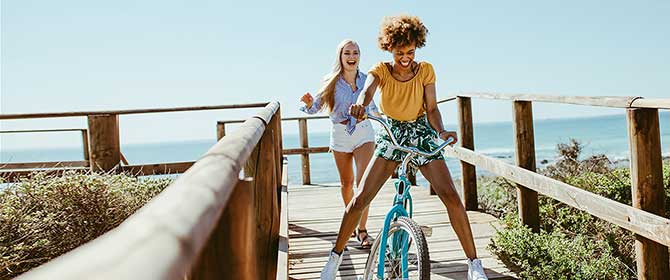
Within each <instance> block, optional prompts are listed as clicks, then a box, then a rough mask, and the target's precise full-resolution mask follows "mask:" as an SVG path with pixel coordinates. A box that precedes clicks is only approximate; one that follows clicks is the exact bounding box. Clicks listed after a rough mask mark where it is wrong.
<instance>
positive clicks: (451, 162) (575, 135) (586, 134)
mask: <svg viewBox="0 0 670 280" xmlns="http://www.w3.org/2000/svg"><path fill="white" fill-rule="evenodd" d="M659 117H660V123H661V142H662V154H663V156H664V157H668V156H669V155H670V142H669V141H670V125H669V124H668V122H669V121H670V113H669V112H660V113H659ZM534 128H535V151H536V162H537V166H538V168H542V167H544V166H546V165H547V164H551V163H552V162H554V161H555V159H556V157H557V152H556V146H557V144H559V143H568V142H569V141H570V139H576V140H577V141H579V142H580V143H582V144H583V146H584V150H583V153H582V156H583V157H586V156H590V155H595V154H605V155H606V156H607V157H608V158H609V159H610V160H611V161H613V162H616V161H625V160H627V159H628V158H629V154H628V153H629V151H628V137H627V133H628V132H627V127H626V115H625V114H609V115H599V116H591V117H577V118H551V119H542V120H535V122H534ZM447 129H453V130H457V127H456V126H455V125H454V124H450V125H447ZM234 131H235V130H234V128H233V129H230V130H229V131H228V133H229V134H230V133H234ZM283 132H284V135H283V136H284V137H283V144H284V148H285V149H290V148H298V147H299V135H298V132H297V131H295V132H291V131H287V130H284V131H283ZM474 136H475V151H477V152H480V153H483V154H486V155H489V156H492V157H495V158H498V159H501V160H503V161H506V162H509V163H513V162H514V139H513V127H512V122H511V121H501V122H482V123H475V124H474ZM328 142H329V133H328V132H326V131H317V132H310V133H309V143H310V146H311V147H320V146H328ZM214 143H215V139H214V138H212V139H195V140H184V141H162V142H148V143H123V142H122V143H121V151H122V153H123V154H124V156H125V157H126V158H127V159H128V161H129V163H130V164H149V163H164V162H180V161H194V160H197V159H198V158H200V156H202V155H203V154H204V153H205V152H206V151H207V150H208V149H209V148H210V147H211V146H212V145H213V144H214ZM72 160H83V149H82V147H81V146H79V147H77V146H70V147H62V148H61V147H54V148H26V149H4V148H3V149H2V152H1V153H0V162H2V163H14V162H41V161H72ZM288 164H289V174H288V175H289V181H290V183H291V184H300V183H301V181H302V179H301V177H302V175H301V168H300V156H299V155H290V156H288ZM447 165H448V166H449V168H450V171H451V173H452V176H453V177H454V178H456V179H458V178H460V164H459V162H458V161H457V160H455V159H447ZM310 169H311V179H312V182H313V183H315V184H319V183H335V182H338V181H339V178H338V176H337V172H333V171H334V170H335V169H336V167H335V164H334V160H333V158H332V155H330V154H328V153H320V154H311V155H310ZM478 174H480V175H486V174H488V173H487V172H486V171H483V170H478ZM418 181H419V183H420V184H421V183H425V181H424V180H423V178H421V176H419V178H418Z"/></svg>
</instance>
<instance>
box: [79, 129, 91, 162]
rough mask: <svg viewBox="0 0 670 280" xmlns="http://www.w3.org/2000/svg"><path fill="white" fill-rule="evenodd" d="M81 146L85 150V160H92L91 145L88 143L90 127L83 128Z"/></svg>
mask: <svg viewBox="0 0 670 280" xmlns="http://www.w3.org/2000/svg"><path fill="white" fill-rule="evenodd" d="M81 146H82V149H83V150H84V160H85V161H90V160H91V158H90V152H89V151H90V149H91V148H90V147H89V145H88V129H82V130H81Z"/></svg>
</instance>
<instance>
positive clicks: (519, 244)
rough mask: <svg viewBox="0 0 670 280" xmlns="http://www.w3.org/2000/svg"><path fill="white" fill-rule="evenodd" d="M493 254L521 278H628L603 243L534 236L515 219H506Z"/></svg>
mask: <svg viewBox="0 0 670 280" xmlns="http://www.w3.org/2000/svg"><path fill="white" fill-rule="evenodd" d="M505 224H506V228H505V229H504V230H500V231H498V233H497V234H496V236H495V238H494V239H493V243H492V245H491V248H492V252H493V253H494V254H496V255H498V256H499V257H501V259H503V260H504V261H505V262H507V263H508V264H511V266H512V268H515V270H516V271H518V273H519V276H520V277H521V278H522V279H589V280H590V279H608V280H609V279H629V270H630V269H629V268H628V267H627V266H626V265H625V264H624V263H622V262H621V261H620V260H618V259H617V258H616V256H615V255H614V253H613V252H612V250H611V247H609V246H608V244H606V242H604V241H602V240H599V239H593V238H591V237H589V236H586V235H584V234H577V235H572V236H569V235H567V234H566V233H563V232H561V231H553V232H546V231H544V230H542V231H541V232H540V233H539V234H534V233H533V232H532V231H531V230H530V229H529V228H528V227H525V226H523V225H521V224H520V222H519V221H518V219H517V218H516V217H512V216H510V215H508V216H506V217H505Z"/></svg>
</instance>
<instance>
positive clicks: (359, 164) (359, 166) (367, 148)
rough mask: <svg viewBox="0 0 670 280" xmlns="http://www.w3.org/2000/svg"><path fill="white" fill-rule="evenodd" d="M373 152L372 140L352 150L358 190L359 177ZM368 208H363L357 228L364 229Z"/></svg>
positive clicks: (360, 177) (359, 186)
mask: <svg viewBox="0 0 670 280" xmlns="http://www.w3.org/2000/svg"><path fill="white" fill-rule="evenodd" d="M374 152H375V144H374V143H373V142H368V143H365V144H363V145H361V146H360V147H358V148H356V149H355V150H354V161H355V163H356V187H357V188H358V189H359V190H360V188H361V179H362V178H363V173H364V172H365V169H366V168H367V167H368V164H369V163H370V160H371V159H372V156H373V155H374ZM368 210H369V207H366V208H365V210H363V214H362V215H361V221H360V222H358V229H366V226H367V222H368Z"/></svg>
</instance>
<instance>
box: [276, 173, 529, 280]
mask: <svg viewBox="0 0 670 280" xmlns="http://www.w3.org/2000/svg"><path fill="white" fill-rule="evenodd" d="M391 182H392V181H389V182H387V184H386V185H385V186H384V188H383V189H382V190H381V191H380V193H379V195H378V196H377V198H376V199H375V200H374V201H373V202H372V205H371V208H370V216H369V217H370V218H369V220H368V229H369V230H370V233H371V235H373V236H376V235H377V231H378V229H379V228H380V227H381V224H382V223H383V219H384V216H385V214H386V212H387V211H388V210H389V208H390V206H391V202H392V199H393V193H394V188H393V186H392V184H391ZM288 189H289V190H288V192H289V195H288V196H289V198H288V205H289V263H290V264H289V278H290V279H318V278H319V273H320V271H321V268H322V267H323V265H324V264H325V262H326V260H327V257H328V253H329V251H330V249H331V248H332V246H333V243H334V242H335V237H336V235H337V230H338V229H339V224H340V220H341V218H342V213H343V211H344V207H343V204H342V198H341V196H340V189H339V186H301V185H291V186H289V188H288ZM412 197H413V199H414V202H415V203H414V205H415V209H414V219H415V220H416V221H417V222H418V223H419V224H421V225H427V226H430V227H432V229H433V233H432V236H431V237H428V246H429V250H430V259H431V262H432V268H431V272H432V273H433V275H432V279H467V274H466V273H467V265H466V257H465V254H464V253H463V250H462V249H461V246H460V244H459V242H458V239H457V238H456V235H455V233H454V231H453V229H452V228H451V224H450V222H449V218H448V216H447V213H446V208H445V207H444V205H442V202H441V201H440V200H439V198H438V197H437V196H431V195H429V194H428V190H427V189H426V188H422V187H419V188H414V189H412ZM468 216H469V217H470V223H471V225H472V230H473V234H474V236H475V244H476V246H477V253H478V256H479V258H480V259H482V263H483V264H484V267H485V269H486V273H487V274H488V276H489V278H490V279H516V278H515V277H514V274H513V273H511V272H510V271H509V269H507V268H506V267H505V265H504V264H502V263H501V262H500V261H498V260H497V259H495V258H494V257H493V256H492V255H491V253H490V252H489V251H488V250H486V247H487V246H488V244H490V242H491V236H492V235H493V234H494V232H495V229H494V228H493V225H495V224H497V223H498V221H497V220H496V219H495V218H494V217H493V216H491V215H488V214H484V213H480V212H474V211H470V212H468ZM357 244H358V242H357V241H356V240H355V239H354V238H351V240H350V241H349V244H348V245H347V246H348V247H349V250H348V251H347V252H345V255H344V259H343V261H342V266H341V267H340V273H339V276H340V277H341V278H338V279H356V278H357V276H362V274H363V269H364V267H365V260H366V258H367V255H368V250H360V249H357V248H356V245H357Z"/></svg>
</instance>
